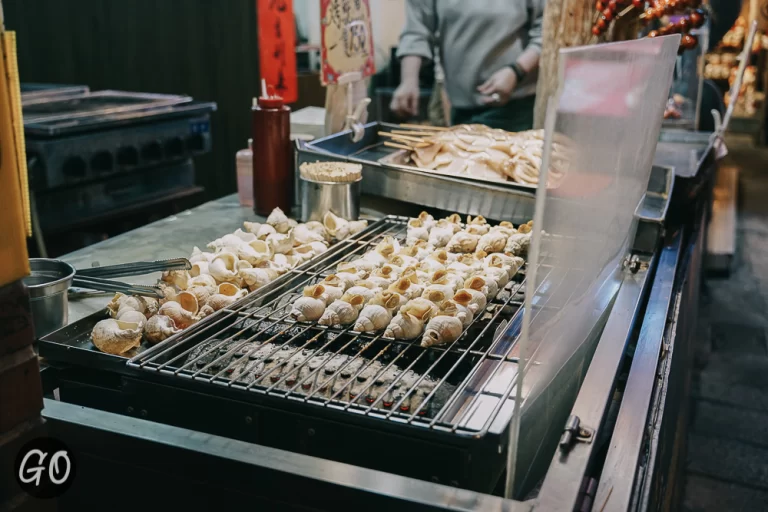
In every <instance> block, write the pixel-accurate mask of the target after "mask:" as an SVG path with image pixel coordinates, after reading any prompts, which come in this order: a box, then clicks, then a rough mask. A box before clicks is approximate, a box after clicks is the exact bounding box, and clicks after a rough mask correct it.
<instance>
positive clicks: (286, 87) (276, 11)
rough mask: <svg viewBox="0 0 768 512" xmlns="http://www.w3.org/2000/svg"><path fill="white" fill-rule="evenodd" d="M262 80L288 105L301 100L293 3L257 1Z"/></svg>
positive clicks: (272, 0)
mask: <svg viewBox="0 0 768 512" xmlns="http://www.w3.org/2000/svg"><path fill="white" fill-rule="evenodd" d="M256 18H257V20H258V25H259V26H258V32H259V68H260V73H261V78H262V79H264V80H266V81H267V85H268V86H272V87H274V88H275V93H276V94H278V95H279V96H282V97H283V100H284V101H285V102H286V103H293V102H295V101H296V100H298V99H299V85H298V79H297V76H296V74H297V73H296V25H295V22H294V19H293V2H292V0H256Z"/></svg>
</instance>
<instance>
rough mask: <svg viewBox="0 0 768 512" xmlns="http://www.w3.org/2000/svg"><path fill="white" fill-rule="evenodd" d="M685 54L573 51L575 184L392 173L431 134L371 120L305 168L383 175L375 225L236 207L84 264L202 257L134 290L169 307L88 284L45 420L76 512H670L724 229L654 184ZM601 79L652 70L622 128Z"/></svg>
mask: <svg viewBox="0 0 768 512" xmlns="http://www.w3.org/2000/svg"><path fill="white" fill-rule="evenodd" d="M678 39H679V38H677V37H671V38H657V39H655V40H646V41H640V42H628V43H618V44H616V45H606V46H595V47H590V48H588V49H583V50H571V51H566V52H563V53H562V55H561V59H562V62H563V67H562V71H561V72H562V73H563V76H562V78H563V82H562V83H563V87H562V94H561V95H560V97H559V103H558V105H559V107H558V108H557V109H556V110H553V112H552V114H551V115H550V116H549V119H548V120H547V124H546V126H545V127H544V130H543V132H541V133H542V136H541V138H540V139H539V140H536V141H534V142H536V143H537V144H538V146H534V149H532V150H530V151H532V152H533V151H535V147H538V148H540V149H541V153H539V155H540V156H539V158H541V161H543V162H552V163H551V164H550V165H552V166H553V167H554V168H556V169H558V171H557V172H556V173H553V175H549V176H546V178H547V179H542V180H541V181H540V183H538V184H537V185H536V186H533V185H532V184H520V183H517V182H512V183H509V182H502V181H500V180H496V182H495V183H492V182H490V181H489V180H486V181H485V182H483V181H481V180H479V179H477V178H476V177H473V176H462V175H457V176H441V175H439V174H438V173H435V172H427V171H423V170H420V169H417V168H412V166H410V165H408V163H407V162H406V163H401V162H398V161H392V160H387V159H386V158H387V157H389V158H390V159H391V158H398V157H399V158H402V157H403V153H405V152H414V153H415V151H413V150H414V149H416V148H413V147H411V146H410V145H409V144H402V145H403V146H405V148H408V149H405V148H398V147H391V146H388V145H386V143H387V142H390V143H391V141H392V140H393V139H399V140H400V141H401V143H405V142H409V139H406V138H403V137H402V136H403V135H404V136H405V137H413V138H414V139H420V142H417V141H410V142H414V143H415V144H421V143H423V142H428V141H426V140H424V138H425V137H427V135H425V134H418V133H413V132H415V130H414V131H413V132H412V134H410V135H409V134H403V133H402V132H404V131H408V129H407V127H399V126H381V125H377V124H375V123H374V124H370V125H366V126H365V134H364V136H363V139H362V140H361V141H358V142H352V141H351V135H352V133H351V132H350V131H348V132H342V133H340V134H339V135H337V136H332V137H329V138H327V139H321V140H319V141H316V142H315V143H311V144H307V145H302V146H299V147H298V148H297V155H298V161H299V164H300V165H299V167H301V164H304V165H305V166H306V165H319V167H318V169H326V170H327V168H331V169H335V168H334V166H333V165H330V164H332V163H333V162H344V163H345V164H346V165H347V167H346V169H352V170H353V172H359V173H360V174H361V182H360V183H361V184H362V198H361V200H360V218H361V220H362V219H364V220H365V221H364V222H355V219H352V218H347V219H344V218H343V217H337V216H335V215H334V214H333V213H332V210H333V208H331V213H325V214H322V215H321V220H320V221H317V220H311V219H309V218H306V217H305V216H303V215H302V214H298V215H297V216H298V217H300V218H299V219H297V220H292V219H290V218H289V216H288V215H286V214H284V213H283V212H282V211H279V210H275V211H273V212H272V213H271V214H270V215H269V216H268V217H267V218H263V217H262V218H257V217H256V216H255V215H254V214H253V211H252V210H251V209H250V208H244V207H241V206H240V205H239V203H238V202H237V200H236V198H235V197H234V196H231V197H227V198H224V199H221V200H217V201H214V202H211V203H208V204H206V205H203V206H201V207H199V208H196V209H193V210H190V211H188V212H184V213H183V214H180V215H177V216H173V217H169V218H167V219H163V220H161V221H158V222H156V223H154V224H151V225H149V226H146V227H143V228H140V229H138V230H135V231H132V232H130V233H126V234H124V235H121V236H118V237H115V238H113V239H110V240H108V241H105V242H102V243H100V244H96V245H94V246H91V247H88V248H85V249H82V250H80V251H77V252H75V253H72V254H70V255H67V256H65V257H63V258H62V260H63V261H65V262H66V263H69V264H70V265H72V266H73V267H74V268H76V269H77V272H76V273H75V279H77V275H78V274H81V275H82V277H81V279H83V278H85V279H86V285H87V284H88V279H96V277H95V276H97V275H102V276H104V275H108V276H111V275H115V274H109V272H113V271H114V270H115V269H114V267H113V268H111V269H110V266H113V265H115V264H121V263H127V262H131V261H144V262H148V261H157V260H167V259H173V258H179V257H183V256H188V261H189V264H190V268H189V269H188V270H189V272H190V273H189V274H187V271H184V270H182V271H178V270H169V271H166V273H165V274H163V276H162V278H161V279H160V282H159V283H158V274H157V273H152V274H148V275H137V276H135V277H132V278H131V281H132V282H133V283H136V285H139V286H141V285H143V286H149V287H153V286H155V287H156V288H154V289H159V290H160V291H161V293H162V294H164V297H165V299H166V300H169V302H166V303H165V304H164V305H160V306H159V307H160V308H164V309H160V311H157V310H154V311H153V310H152V308H153V306H152V305H151V304H152V303H153V302H152V301H153V300H154V299H152V298H141V299H140V300H139V299H138V298H137V297H131V296H130V295H118V296H116V297H115V298H113V299H110V296H109V295H104V294H94V293H89V292H84V291H80V297H79V298H77V297H76V296H71V297H70V314H71V317H70V318H69V320H70V323H69V324H68V325H67V326H66V327H63V328H62V329H59V330H56V331H54V332H51V333H49V334H46V335H44V336H42V337H41V338H40V340H39V342H38V348H39V352H40V355H41V357H42V358H43V359H44V361H45V363H44V365H45V368H44V370H43V372H42V375H43V381H44V384H45V390H46V393H47V395H46V396H47V398H46V406H45V408H44V409H43V415H44V417H45V418H46V420H47V425H48V428H49V432H50V433H51V435H54V436H56V437H59V438H61V439H62V440H64V442H65V443H67V444H68V445H69V446H70V447H71V448H72V449H73V452H74V453H76V454H77V457H78V464H79V466H78V472H79V475H82V478H78V479H77V480H76V481H75V482H74V483H73V485H72V487H71V488H70V489H69V491H68V492H67V494H65V495H64V496H62V497H61V498H60V500H59V501H60V504H62V505H64V506H66V504H67V503H73V504H74V503H78V504H79V505H81V506H82V504H85V503H96V502H99V501H100V500H102V499H104V498H105V497H106V496H112V495H114V494H113V493H115V492H119V488H120V487H121V486H122V484H121V483H120V482H122V481H123V479H125V478H130V477H131V475H133V474H137V472H141V473H142V474H144V473H143V472H145V471H147V472H150V473H151V474H155V475H156V476H157V478H149V479H146V480H143V483H142V485H143V486H144V489H145V491H146V492H152V493H153V494H155V495H156V496H161V497H157V498H155V500H156V501H154V503H156V504H157V505H158V506H160V505H166V504H169V505H170V504H173V505H175V506H179V505H181V506H185V505H186V506H194V505H195V504H196V503H199V502H200V501H201V500H217V502H227V503H235V502H237V503H262V504H264V505H268V506H271V507H280V508H286V509H299V508H301V507H306V506H310V507H311V508H319V509H326V508H333V507H334V506H336V505H334V504H338V503H339V502H341V501H342V500H343V501H344V502H354V503H358V504H360V505H361V506H366V507H368V508H375V509H378V508H390V507H394V506H398V507H403V508H413V509H417V508H438V509H445V510H459V509H468V508H481V509H486V508H491V507H493V508H496V509H505V510H512V509H517V508H520V509H521V510H522V509H529V508H531V507H537V508H540V509H542V510H562V509H563V508H573V507H574V506H578V507H584V506H585V503H591V502H592V501H593V500H596V499H601V500H602V502H601V503H602V504H601V507H604V508H605V509H616V510H618V509H626V508H627V507H628V506H629V504H630V503H634V502H636V500H638V499H639V500H651V501H652V502H654V503H655V502H658V501H657V500H659V499H664V496H665V494H664V492H665V487H664V486H668V485H672V484H671V483H670V482H674V477H675V475H674V468H672V469H668V468H670V466H668V465H667V464H666V459H665V458H668V457H674V456H675V453H677V452H676V451H675V450H677V449H679V448H678V444H676V443H675V442H674V439H672V442H670V438H669V436H670V435H672V436H674V434H675V430H676V424H671V423H670V422H672V419H671V416H670V415H663V414H661V412H663V411H664V410H666V409H668V408H674V409H676V408H677V407H678V406H680V400H681V399H682V397H683V396H684V394H683V390H681V389H680V386H681V385H682V383H683V382H684V379H683V378H682V374H683V373H684V372H685V371H686V369H685V361H686V358H687V357H688V356H687V351H688V347H689V344H690V342H691V336H690V327H691V325H692V322H694V319H695V307H694V306H695V297H696V296H697V291H698V273H699V267H698V265H699V262H700V252H701V247H702V243H701V242H702V238H701V236H702V235H701V233H702V229H701V223H702V222H703V218H704V217H703V216H704V215H705V211H706V208H704V206H703V202H705V199H706V194H705V193H697V192H696V188H695V187H689V188H687V189H686V190H687V192H686V193H685V194H684V197H680V198H678V197H677V194H678V187H677V183H676V176H675V174H676V173H675V170H674V169H672V168H670V167H665V166H660V165H655V166H654V165H653V160H654V158H655V157H654V153H655V152H656V142H657V140H658V138H659V133H660V132H659V130H660V128H661V117H662V116H661V114H662V112H663V109H664V106H665V104H666V100H667V95H668V91H669V84H670V83H671V78H672V68H673V64H674V56H675V54H676V52H677V45H678ZM660 63H668V65H661V64H660ZM566 64H567V65H566ZM606 65H609V66H624V67H625V69H627V70H633V71H634V73H635V75H634V76H635V77H636V78H637V79H636V80H635V81H634V83H635V87H636V89H635V90H634V91H631V92H634V93H636V94H637V95H638V97H641V98H643V101H641V102H639V103H635V102H631V101H630V102H625V101H624V99H625V98H626V97H627V96H626V95H625V94H620V92H621V91H623V92H626V91H627V90H626V89H625V88H624V85H623V84H621V83H618V82H617V83H616V85H615V88H613V89H612V88H611V87H603V91H604V93H605V94H606V95H607V97H608V98H613V99H612V100H609V101H608V104H609V106H610V105H612V106H611V107H610V108H607V110H606V101H605V100H604V101H602V102H600V103H595V104H590V103H589V102H584V101H578V100H577V98H579V96H580V95H581V91H583V89H584V88H585V87H589V83H588V81H587V82H584V80H586V79H585V78H584V77H589V76H595V77H596V79H597V78H599V73H596V71H600V70H601V69H603V66H606ZM612 92H613V93H615V94H614V95H613V96H611V94H612ZM611 102H613V103H611ZM595 105H599V108H598V110H595V108H596V107H595ZM596 117H599V118H600V119H601V123H597V124H596V123H595V119H596ZM618 126H621V128H622V129H620V130H618V129H617V128H616V127H618ZM397 132H401V133H397ZM385 134H389V135H385ZM481 136H482V135H478V138H479V137H481ZM491 138H492V137H491ZM525 142H526V141H522V142H519V144H521V145H525ZM385 149H387V150H394V152H393V151H389V153H390V154H389V155H384V161H382V160H381V158H382V157H381V156H380V155H379V153H380V152H382V151H384V150H385ZM334 151H335V152H334ZM341 151H344V152H346V153H344V154H341ZM377 151H378V152H379V153H377ZM712 151H713V149H712V148H711V147H709V148H704V154H703V155H702V158H701V159H700V161H699V162H698V163H697V166H696V167H697V168H696V169H692V170H690V171H691V172H692V174H693V176H691V178H692V179H693V180H694V181H695V179H696V177H697V176H705V175H706V174H707V171H708V169H707V167H708V166H711V165H713V157H712ZM398 152H400V153H399V154H397V155H396V156H395V157H393V156H392V155H393V154H396V153H398ZM371 154H373V155H374V156H377V155H379V156H377V158H376V159H373V157H371V156H370V155H371ZM417 158H419V157H418V156H417ZM318 161H319V162H320V163H319V164H318V163H316V162H318ZM321 164H323V165H321ZM305 168H306V167H305ZM546 168H547V166H546V164H544V165H542V166H541V167H540V169H542V172H543V169H546ZM355 169H359V170H358V171H354V170H355ZM329 172H330V171H329ZM305 177H306V176H302V173H299V172H297V180H298V181H299V182H300V183H301V182H303V181H306V180H305V179H304V178H305ZM703 179H706V178H703ZM367 182H369V183H367ZM344 186H348V185H346V184H345V185H344ZM701 186H702V187H703V188H704V189H705V188H706V186H704V185H701ZM414 187H422V188H421V189H417V188H414ZM427 190H432V191H433V192H432V194H431V195H429V196H428V195H426V194H422V193H421V192H422V191H427ZM462 192H466V193H465V194H462ZM484 194H485V195H484ZM483 197H485V198H486V200H485V201H483ZM297 211H298V210H297ZM422 211H424V213H421V212H422ZM454 214H456V215H454ZM300 221H305V222H300ZM289 233H290V235H289ZM297 233H302V235H301V236H302V239H301V240H300V241H299V240H297V239H296V238H295V237H296V234H297ZM315 235H317V238H315ZM289 236H290V237H294V238H293V239H290V240H288V241H287V242H286V240H284V238H285V237H289ZM312 240H314V241H312ZM312 243H314V244H315V246H314V249H312V250H310V249H307V250H306V251H307V252H306V253H305V254H303V255H301V256H300V254H299V253H300V252H301V251H297V249H298V248H299V247H304V246H311V244H312ZM283 244H286V245H285V246H284V247H283ZM259 251H263V252H259ZM302 251H303V249H302ZM478 251H480V252H478ZM231 255H232V256H231ZM232 258H234V260H233V259H232ZM267 260H268V261H269V264H268V265H266V264H264V262H265V261H267ZM238 262H239V263H238ZM280 262H282V263H285V262H289V264H288V266H287V267H285V268H284V269H283V270H282V271H276V272H275V274H274V275H271V276H267V277H266V278H265V281H264V282H261V281H258V279H262V277H263V276H262V273H260V272H259V271H264V269H267V268H269V269H277V268H278V267H277V265H279V264H280ZM161 263H162V262H161ZM100 267H101V268H103V270H104V271H107V272H108V273H107V274H100V273H99V269H100ZM192 267H194V269H195V270H193V269H192ZM151 268H155V267H151ZM169 268H170V267H169ZM144 269H145V270H146V268H144ZM124 270H125V269H117V271H119V272H120V271H124ZM441 270H442V272H440V271H441ZM227 272H230V273H231V276H232V278H231V279H230V278H229V277H226V274H227ZM195 273H196V275H192V274H195ZM123 275H125V274H123ZM205 275H209V276H211V275H213V276H217V277H215V278H214V282H213V284H212V285H211V286H212V287H213V289H212V290H208V291H206V290H204V288H205V287H206V285H205V280H206V279H207V278H206V279H201V276H203V277H204V276H205ZM245 276H249V278H250V277H252V278H253V280H250V281H249V280H248V279H246V277H245ZM241 279H242V280H241ZM459 280H460V281H461V282H458V281H459ZM182 281H183V282H182ZM246 287H247V288H246ZM369 287H370V288H369ZM248 290H253V291H252V292H251V293H248ZM350 290H352V291H350ZM208 292H214V295H215V296H217V297H220V298H222V299H221V300H222V301H223V302H222V305H221V306H216V307H213V306H212V304H214V303H213V302H212V299H211V298H210V297H207V298H206V299H203V298H202V297H201V295H200V294H201V293H208ZM337 292H338V293H337ZM168 293H173V294H175V295H173V296H172V297H171V296H170V295H168ZM451 297H452V298H451ZM170 299H173V300H170ZM401 300H402V303H401V302H400V301H401ZM393 301H394V302H393ZM155 303H157V301H155ZM170 303H175V304H183V306H182V307H181V309H178V308H176V310H173V311H172V309H173V308H171V307H170V306H169V304H170ZM217 304H218V303H217ZM201 305H203V306H202V307H201ZM204 307H208V308H209V311H207V313H206V314H205V315H203V314H202V309H203V308H204ZM174 308H175V306H174ZM462 312H463V313H462ZM137 315H138V316H139V318H138V320H136V319H135V317H136V316H137ZM158 316H171V317H174V318H178V319H179V320H178V321H176V322H174V324H173V325H168V326H165V327H166V331H165V332H164V333H162V334H161V335H159V336H158V337H157V338H150V336H149V335H148V331H147V330H144V331H143V335H142V330H141V329H139V330H138V331H137V330H136V324H139V323H140V322H144V321H145V320H142V318H146V317H149V318H148V319H147V320H146V325H149V324H150V322H152V319H153V318H158ZM155 327H157V326H155ZM160 327H163V326H162V325H160ZM160 331H162V329H160ZM153 332H154V331H153ZM158 332H159V331H158ZM124 342H125V343H124ZM97 347H101V350H99V348H97ZM114 347H117V348H114ZM678 365H679V366H681V368H679V372H671V370H672V368H673V367H677V366H678ZM657 370H662V375H663V376H664V377H663V378H662V379H660V380H658V381H657V380H656V378H655V376H656V372H657ZM665 372H666V373H665ZM675 418H677V416H675ZM675 421H676V420H675ZM649 429H650V431H651V432H655V433H656V434H655V435H654V436H652V437H650V438H649V437H648V436H645V435H644V433H645V432H648V431H649ZM646 452H647V453H651V454H652V455H653V456H652V457H641V453H646ZM667 471H670V472H672V473H669V474H667ZM188 478H192V479H194V481H195V482H196V485H195V486H190V485H189V481H188ZM296 485H299V486H300V488H301V489H302V491H306V492H300V493H296V492H295V491H293V492H291V489H296ZM502 496H504V497H505V498H502ZM136 499H137V500H140V499H142V498H140V497H139V496H138V495H137V496H136ZM122 502H123V503H125V505H126V506H135V504H132V505H129V503H133V498H132V497H131V496H124V497H123V498H122ZM135 503H138V501H137V502H135ZM566 504H568V505H567V506H566Z"/></svg>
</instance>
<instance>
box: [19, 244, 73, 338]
mask: <svg viewBox="0 0 768 512" xmlns="http://www.w3.org/2000/svg"><path fill="white" fill-rule="evenodd" d="M29 266H30V269H31V272H32V273H31V274H30V275H29V276H27V277H25V278H24V284H25V285H26V286H27V290H28V291H29V305H30V308H31V310H32V321H33V323H34V325H35V337H36V338H40V337H41V336H45V335H46V334H48V333H51V332H53V331H55V330H57V329H60V328H62V327H64V326H65V325H67V323H68V322H69V301H68V299H67V290H68V289H69V287H70V285H71V284H72V279H73V278H74V277H75V268H74V267H73V266H72V265H70V264H69V263H65V262H63V261H60V260H51V259H46V258H30V260H29Z"/></svg>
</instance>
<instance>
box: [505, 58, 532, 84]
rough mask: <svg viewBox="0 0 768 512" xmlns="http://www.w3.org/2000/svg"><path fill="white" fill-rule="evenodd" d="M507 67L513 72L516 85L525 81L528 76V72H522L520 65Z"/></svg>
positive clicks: (514, 64) (515, 64)
mask: <svg viewBox="0 0 768 512" xmlns="http://www.w3.org/2000/svg"><path fill="white" fill-rule="evenodd" d="M509 67H510V68H512V71H514V72H515V75H516V76H517V81H518V83H519V82H522V81H523V80H525V77H526V76H527V75H528V72H527V71H526V70H524V69H523V67H522V66H521V65H520V64H518V63H517V62H515V63H513V64H510V65H509Z"/></svg>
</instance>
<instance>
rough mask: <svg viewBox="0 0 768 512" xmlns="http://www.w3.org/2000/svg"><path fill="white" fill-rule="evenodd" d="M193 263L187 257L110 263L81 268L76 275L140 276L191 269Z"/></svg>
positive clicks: (104, 276) (105, 276)
mask: <svg viewBox="0 0 768 512" xmlns="http://www.w3.org/2000/svg"><path fill="white" fill-rule="evenodd" d="M191 268H192V264H191V263H190V262H189V260H188V259H186V258H174V259H171V260H159V261H137V262H134V263H121V264H119V265H108V266H106V267H93V268H84V269H79V270H77V271H76V272H75V276H76V277H77V276H81V277H103V278H108V277H126V276H140V275H144V274H150V273H152V272H163V271H166V270H189V269H191Z"/></svg>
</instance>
